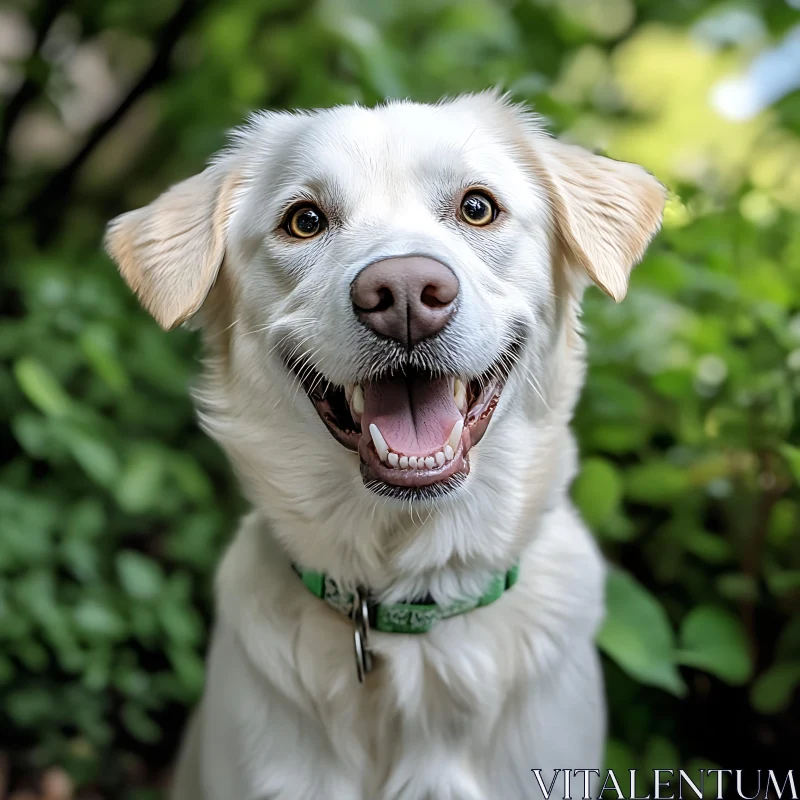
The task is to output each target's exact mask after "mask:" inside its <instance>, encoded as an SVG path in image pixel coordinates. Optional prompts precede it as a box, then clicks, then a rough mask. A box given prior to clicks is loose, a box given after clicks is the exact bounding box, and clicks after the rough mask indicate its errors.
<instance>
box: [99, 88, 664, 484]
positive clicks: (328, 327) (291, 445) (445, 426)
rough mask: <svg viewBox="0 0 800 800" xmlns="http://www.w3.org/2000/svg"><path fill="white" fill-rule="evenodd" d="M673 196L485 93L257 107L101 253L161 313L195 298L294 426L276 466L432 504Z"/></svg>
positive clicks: (225, 351)
mask: <svg viewBox="0 0 800 800" xmlns="http://www.w3.org/2000/svg"><path fill="white" fill-rule="evenodd" d="M663 202H664V193H663V187H662V186H661V185H660V184H659V183H658V182H657V181H656V180H655V179H654V178H653V177H652V176H650V175H649V174H648V173H647V172H645V171H644V170H643V169H641V168H640V167H637V166H634V165H631V164H626V163H621V162H616V161H612V160H610V159H607V158H603V157H600V156H596V155H593V154H591V153H589V152H587V151H585V150H583V149H580V148H577V147H573V146H569V145H566V144H563V143H560V142H558V141H557V140H555V139H553V138H551V137H550V136H549V135H547V134H546V133H544V132H543V131H542V130H541V129H540V127H539V125H538V123H537V121H536V119H535V118H534V117H533V116H532V115H530V114H529V113H527V112H525V111H524V110H522V109H520V108H518V107H515V106H512V105H510V104H508V103H506V102H505V101H503V100H502V99H499V98H498V97H497V96H496V95H494V94H482V95H475V96H468V97H463V98H458V99H455V100H452V101H447V102H443V103H441V104H438V105H434V106H428V105H418V104H413V103H408V102H398V103H389V104H387V105H384V106H382V107H379V108H376V109H365V108H361V107H342V108H334V109H330V110H321V111H315V112H311V113H297V114H290V113H264V114H259V115H257V116H255V117H254V118H253V119H252V120H251V122H250V123H249V124H248V125H246V126H245V127H244V128H243V129H241V130H240V131H238V132H237V133H236V134H235V136H234V138H233V140H232V143H231V145H230V147H229V149H228V150H226V151H225V152H223V153H222V154H221V155H220V156H219V157H218V158H217V159H216V160H215V161H214V162H213V163H212V164H211V166H209V167H208V168H207V169H206V170H205V171H204V172H203V173H201V174H199V175H197V176H195V177H192V178H189V179H188V180H186V181H184V182H183V183H181V184H178V185H177V186H174V187H173V188H171V189H170V190H169V191H167V192H166V193H165V194H163V195H162V196H161V197H159V198H158V199H157V200H155V201H154V202H153V203H152V204H150V205H149V206H147V207H145V208H142V209H139V210H137V211H132V212H130V213H128V214H123V215H122V216H120V217H118V218H117V219H116V220H114V221H113V222H112V223H111V225H110V226H109V231H108V236H107V246H108V250H109V252H110V253H111V255H112V256H113V258H114V259H115V260H116V262H117V263H118V265H119V267H120V270H121V272H122V274H123V276H124V277H125V279H126V280H127V281H128V283H129V284H130V285H131V287H132V288H133V290H134V291H135V292H136V293H137V294H138V296H139V298H140V299H141V301H142V303H143V305H144V306H145V307H146V308H147V309H148V311H150V313H152V315H153V316H154V317H155V319H156V320H157V321H158V322H159V323H160V324H161V325H162V327H164V328H166V329H170V328H173V327H175V326H176V325H179V324H180V323H182V322H184V321H186V320H188V319H190V318H191V317H193V316H194V315H195V314H197V313H198V312H201V313H200V314H199V319H200V321H201V323H202V324H203V325H204V327H207V328H209V330H210V334H211V336H210V340H211V344H212V347H216V348H218V350H217V353H218V355H219V356H220V359H221V360H222V361H223V362H224V371H225V373H226V377H225V380H227V381H229V382H230V385H231V386H234V385H235V386H236V387H237V388H235V389H231V390H230V392H229V394H235V395H238V396H239V398H240V399H241V404H240V409H241V413H243V414H246V413H250V412H251V411H252V409H253V407H254V406H258V407H259V408H260V412H259V413H260V414H261V416H262V419H263V424H264V425H265V426H268V427H271V428H272V429H274V430H275V431H276V433H275V435H276V436H277V437H279V438H280V436H281V433H280V431H284V432H287V431H290V432H291V435H284V436H283V438H282V439H280V441H281V443H282V444H281V447H283V448H284V450H283V452H281V451H280V449H278V451H277V452H276V453H275V454H274V456H273V466H274V467H276V468H277V469H281V467H282V464H284V465H286V468H289V463H288V462H291V465H293V467H294V468H297V467H300V468H302V466H303V462H305V464H306V466H307V467H308V468H309V471H310V473H312V474H313V472H314V469H315V468H316V466H315V465H318V464H319V463H321V462H325V463H327V464H328V465H329V466H330V465H333V464H335V468H336V469H337V470H340V471H349V472H348V476H347V478H346V479H352V476H358V474H359V472H360V475H361V477H362V478H363V483H364V484H365V486H366V487H367V489H368V490H371V491H373V492H378V493H379V494H383V495H390V496H394V497H399V498H403V499H424V498H426V497H427V498H430V497H434V496H436V497H438V496H440V495H443V494H445V493H446V491H445V490H447V489H452V488H456V487H458V486H460V485H461V484H463V483H464V482H465V481H467V480H468V478H467V476H468V475H469V473H470V466H471V464H470V460H471V456H472V457H473V461H474V453H473V448H476V446H477V445H478V443H479V442H481V440H483V439H484V437H487V438H486V441H487V442H488V441H489V440H490V439H491V438H492V432H491V431H489V432H488V433H487V429H488V428H489V425H490V422H491V421H492V417H493V416H503V415H508V414H510V413H513V412H511V411H509V409H513V408H521V407H524V405H525V403H526V402H527V401H526V397H525V394H526V393H527V394H528V395H541V394H542V393H543V392H545V390H546V386H545V383H546V372H547V369H546V365H547V362H548V358H552V355H553V353H554V352H555V349H554V348H555V336H556V335H557V332H558V326H559V319H560V315H562V313H563V309H564V303H565V302H566V299H567V298H568V297H576V296H578V295H579V294H580V291H581V288H582V286H583V284H584V283H586V282H587V276H588V278H590V279H591V280H593V281H594V282H595V283H596V284H597V285H598V286H600V287H601V288H602V289H603V290H604V291H606V292H607V293H608V294H609V295H611V296H612V297H613V298H615V299H616V300H620V299H622V297H623V296H624V295H625V292H626V289H627V284H628V276H629V273H630V270H631V268H632V267H633V265H634V264H635V263H636V262H637V261H638V260H639V258H640V257H641V256H642V254H643V252H644V250H645V248H646V246H647V244H648V242H649V241H650V239H651V237H652V236H653V234H654V233H655V232H656V230H657V228H658V226H659V222H660V218H661V210H662V207H663ZM215 283H216V288H213V287H215ZM212 306H213V309H211V310H209V309H210V307H212ZM221 342H222V344H221ZM287 379H290V380H287ZM512 379H513V381H512ZM512 382H513V386H512ZM504 388H505V389H506V393H505V394H504ZM514 391H515V392H517V393H518V395H519V396H518V397H516V398H512V397H508V395H509V394H511V393H512V392H514ZM303 392H304V393H305V394H306V395H307V398H308V400H307V401H306V400H305V399H302V402H301V401H300V400H298V401H297V402H294V399H295V396H296V395H297V394H298V393H300V397H301V398H302V393H303ZM287 398H288V400H289V401H290V402H288V403H287V404H285V405H284V406H282V407H280V410H279V411H273V410H272V409H273V408H275V406H276V404H277V405H278V406H280V401H281V399H284V400H285V399H287ZM312 406H313V408H314V409H316V412H317V414H318V415H319V418H320V419H321V420H322V422H323V423H324V428H323V426H322V425H320V424H319V423H315V422H314V421H313V418H312V417H310V416H309V415H311V414H312V412H311V407H312ZM254 418H255V417H253V416H252V415H251V421H252V419H254ZM325 429H327V433H326V430H325ZM329 434H331V435H332V437H333V438H330V436H329ZM504 436H506V437H509V436H510V437H511V438H510V439H509V440H508V441H507V442H506V446H507V447H508V448H511V447H513V446H514V444H515V442H514V436H515V434H514V430H513V426H507V428H506V430H505V432H504ZM334 440H335V442H334ZM497 445H498V447H501V446H502V443H499V442H498V443H497ZM332 448H336V449H337V452H338V451H341V452H342V453H345V452H348V451H349V453H350V454H349V455H348V456H347V457H346V459H344V458H339V456H338V455H337V456H334V455H333V454H332V453H331V449H332ZM478 449H479V450H480V448H478ZM287 450H288V451H287ZM356 453H357V454H358V455H357V457H356V456H355V455H354V454H356ZM333 459H339V460H337V461H334V460H333ZM473 466H474V465H473ZM473 471H474V470H473ZM469 480H471V478H470V479H469Z"/></svg>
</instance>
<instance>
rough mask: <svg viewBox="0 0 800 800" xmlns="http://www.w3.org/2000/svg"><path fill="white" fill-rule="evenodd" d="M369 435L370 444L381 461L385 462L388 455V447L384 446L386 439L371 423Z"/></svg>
mask: <svg viewBox="0 0 800 800" xmlns="http://www.w3.org/2000/svg"><path fill="white" fill-rule="evenodd" d="M369 434H370V436H372V443H373V444H374V445H375V449H376V450H377V451H378V455H379V456H380V459H381V461H386V458H387V457H388V455H389V446H388V445H387V444H386V439H384V438H383V434H382V433H381V432H380V431H379V430H378V426H377V425H376V424H375V423H374V422H373V423H371V424H370V426H369Z"/></svg>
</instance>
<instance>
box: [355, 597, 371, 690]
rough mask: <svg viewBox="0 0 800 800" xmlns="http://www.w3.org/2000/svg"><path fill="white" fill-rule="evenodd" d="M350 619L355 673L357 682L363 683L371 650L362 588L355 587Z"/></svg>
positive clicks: (365, 598) (369, 669)
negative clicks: (351, 621) (351, 622)
mask: <svg viewBox="0 0 800 800" xmlns="http://www.w3.org/2000/svg"><path fill="white" fill-rule="evenodd" d="M352 620H353V644H354V647H355V657H356V675H357V676H358V682H359V683H364V680H365V678H366V676H367V675H368V674H369V673H370V672H372V652H371V651H370V647H369V629H370V626H369V607H368V605H367V594H366V592H365V591H364V590H363V589H356V592H355V595H354V597H353V612H352Z"/></svg>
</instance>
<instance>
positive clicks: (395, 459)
mask: <svg viewBox="0 0 800 800" xmlns="http://www.w3.org/2000/svg"><path fill="white" fill-rule="evenodd" d="M387 458H388V459H389V465H390V466H392V467H396V466H397V465H398V464H399V463H400V456H399V455H397V453H389V455H388V456H387Z"/></svg>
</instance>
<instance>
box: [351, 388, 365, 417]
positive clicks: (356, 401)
mask: <svg viewBox="0 0 800 800" xmlns="http://www.w3.org/2000/svg"><path fill="white" fill-rule="evenodd" d="M350 407H351V408H352V409H353V411H355V413H356V414H359V415H360V414H363V413H364V390H363V389H362V388H361V384H358V383H357V384H356V385H355V387H354V388H353V394H352V396H351V397H350Z"/></svg>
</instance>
